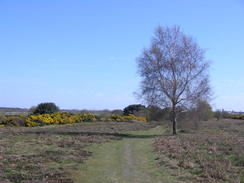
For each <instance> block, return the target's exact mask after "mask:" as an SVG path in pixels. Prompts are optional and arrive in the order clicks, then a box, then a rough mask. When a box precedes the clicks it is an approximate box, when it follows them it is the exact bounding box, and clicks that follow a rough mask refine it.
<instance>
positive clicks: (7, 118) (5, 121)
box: [0, 115, 25, 126]
mask: <svg viewBox="0 0 244 183" xmlns="http://www.w3.org/2000/svg"><path fill="white" fill-rule="evenodd" d="M0 125H1V126H24V125H25V116H24V115H1V116H0Z"/></svg>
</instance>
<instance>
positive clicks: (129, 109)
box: [123, 104, 146, 115]
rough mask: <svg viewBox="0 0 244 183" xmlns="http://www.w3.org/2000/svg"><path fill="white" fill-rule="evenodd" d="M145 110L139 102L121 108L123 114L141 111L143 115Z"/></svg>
mask: <svg viewBox="0 0 244 183" xmlns="http://www.w3.org/2000/svg"><path fill="white" fill-rule="evenodd" d="M145 112H146V107H145V106H144V105H141V104H133V105H129V106H127V107H126V108H124V110H123V114H124V115H129V114H134V115H135V114H136V113H142V114H143V115H145Z"/></svg>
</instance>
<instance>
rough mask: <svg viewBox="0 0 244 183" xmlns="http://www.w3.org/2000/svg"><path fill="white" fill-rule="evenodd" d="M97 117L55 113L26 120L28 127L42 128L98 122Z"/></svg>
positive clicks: (86, 114)
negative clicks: (44, 126) (53, 125)
mask: <svg viewBox="0 0 244 183" xmlns="http://www.w3.org/2000/svg"><path fill="white" fill-rule="evenodd" d="M96 120H97V119H96V117H95V115H94V114H91V113H83V114H70V113H66V112H63V113H54V114H38V115H30V116H28V118H27V119H26V120H25V125H26V126H42V125H50V124H67V123H80V122H92V121H96Z"/></svg>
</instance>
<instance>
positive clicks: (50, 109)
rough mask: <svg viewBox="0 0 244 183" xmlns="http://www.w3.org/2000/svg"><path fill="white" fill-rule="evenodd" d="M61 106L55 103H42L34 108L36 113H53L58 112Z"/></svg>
mask: <svg viewBox="0 0 244 183" xmlns="http://www.w3.org/2000/svg"><path fill="white" fill-rule="evenodd" d="M58 111H59V108H58V106H56V104H54V103H51V102H49V103H40V104H38V106H37V107H36V109H35V110H34V112H33V113H34V114H52V113H55V112H58Z"/></svg>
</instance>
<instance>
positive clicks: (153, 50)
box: [138, 26, 210, 135]
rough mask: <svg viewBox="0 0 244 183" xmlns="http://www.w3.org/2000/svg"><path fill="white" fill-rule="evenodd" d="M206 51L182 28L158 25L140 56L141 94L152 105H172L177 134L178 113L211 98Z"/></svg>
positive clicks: (174, 128) (172, 116)
mask: <svg viewBox="0 0 244 183" xmlns="http://www.w3.org/2000/svg"><path fill="white" fill-rule="evenodd" d="M204 54H205V51H204V50H203V49H201V48H200V47H199V46H198V44H197V43H196V41H195V40H194V39H193V38H192V37H190V36H187V35H185V34H184V33H183V32H182V31H181V30H180V27H178V26H175V27H172V28H169V27H161V26H159V27H158V28H157V29H156V31H155V35H154V37H153V39H152V42H151V45H150V47H149V48H148V49H144V51H143V53H142V55H141V56H140V57H139V58H138V70H139V74H140V76H141V77H142V81H141V92H140V94H141V96H142V97H143V99H145V101H146V102H147V103H148V104H150V105H157V106H160V107H170V108H171V121H172V124H173V134H174V135H175V134H176V124H177V116H178V114H179V113H180V112H182V110H185V109H189V108H192V107H194V105H196V102H197V101H199V100H200V99H201V100H207V99H208V96H209V91H210V87H209V76H208V68H209V62H208V61H207V60H206V59H205V57H204Z"/></svg>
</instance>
